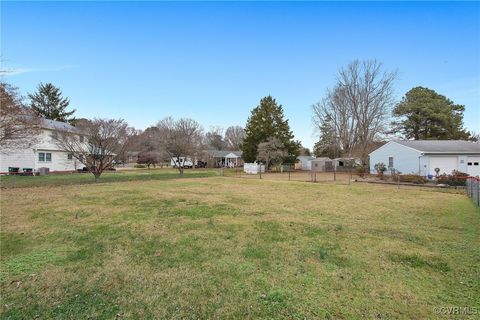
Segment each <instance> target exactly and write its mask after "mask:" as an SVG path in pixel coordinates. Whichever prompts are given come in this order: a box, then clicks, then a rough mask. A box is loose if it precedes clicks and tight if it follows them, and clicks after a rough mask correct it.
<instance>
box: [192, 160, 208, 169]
mask: <svg viewBox="0 0 480 320" xmlns="http://www.w3.org/2000/svg"><path fill="white" fill-rule="evenodd" d="M206 167H207V163H206V162H205V161H201V160H199V161H197V165H196V166H195V168H206Z"/></svg>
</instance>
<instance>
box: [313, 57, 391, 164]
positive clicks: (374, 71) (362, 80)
mask: <svg viewBox="0 0 480 320" xmlns="http://www.w3.org/2000/svg"><path fill="white" fill-rule="evenodd" d="M396 76H397V73H396V72H385V71H382V64H381V63H380V62H378V61H376V60H368V61H358V60H355V61H353V62H352V63H350V64H349V65H348V66H347V67H346V68H343V69H341V70H340V71H339V74H338V76H337V83H336V84H335V86H334V87H333V88H332V89H328V90H327V93H326V96H325V98H324V99H323V100H322V101H321V102H319V103H317V104H315V105H314V106H313V120H314V123H315V124H316V126H317V127H318V128H319V129H320V128H322V126H323V127H324V126H325V125H329V126H331V129H332V131H333V132H334V138H335V143H336V146H337V147H338V149H339V150H342V151H343V152H344V153H345V154H346V155H347V156H352V150H353V149H354V148H356V149H358V150H360V157H361V159H362V161H364V162H366V160H367V156H368V153H367V150H368V147H369V145H370V144H371V143H372V142H373V141H374V140H375V138H376V137H378V135H380V134H382V133H384V132H385V129H386V124H387V122H388V121H387V120H388V116H389V115H390V114H391V110H392V108H393V105H394V103H395V101H394V93H393V82H394V81H395V79H396Z"/></svg>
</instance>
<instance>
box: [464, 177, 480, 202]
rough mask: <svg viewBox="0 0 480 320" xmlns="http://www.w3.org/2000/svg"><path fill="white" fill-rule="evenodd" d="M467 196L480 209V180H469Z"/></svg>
mask: <svg viewBox="0 0 480 320" xmlns="http://www.w3.org/2000/svg"><path fill="white" fill-rule="evenodd" d="M467 194H468V196H469V197H470V198H471V199H472V201H473V203H475V204H476V205H477V206H478V207H480V179H479V178H472V177H470V178H468V179H467Z"/></svg>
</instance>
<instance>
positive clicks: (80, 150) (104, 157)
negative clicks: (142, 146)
mask: <svg viewBox="0 0 480 320" xmlns="http://www.w3.org/2000/svg"><path fill="white" fill-rule="evenodd" d="M132 133H133V129H132V128H129V127H128V124H127V123H126V122H125V121H124V120H122V119H118V120H115V119H94V120H92V121H83V122H82V123H81V125H77V127H76V128H75V130H71V131H63V132H55V133H54V134H53V135H52V138H53V139H54V140H55V141H56V144H57V145H58V147H59V148H61V149H62V150H64V151H66V152H68V153H69V154H71V155H72V156H73V157H74V158H75V159H77V160H78V161H80V162H81V163H83V164H84V165H85V166H86V167H87V169H88V171H90V172H91V173H92V174H93V175H94V176H95V181H96V182H97V181H98V180H99V179H100V176H101V175H102V173H103V172H104V171H105V170H107V169H109V168H111V167H112V166H113V164H114V161H116V160H117V159H120V158H122V156H123V153H124V152H125V150H126V148H127V145H128V143H129V141H130V137H131V135H132Z"/></svg>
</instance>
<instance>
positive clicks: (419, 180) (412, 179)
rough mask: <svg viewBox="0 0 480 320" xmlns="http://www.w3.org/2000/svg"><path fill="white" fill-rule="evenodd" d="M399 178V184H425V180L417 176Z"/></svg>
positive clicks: (408, 175)
mask: <svg viewBox="0 0 480 320" xmlns="http://www.w3.org/2000/svg"><path fill="white" fill-rule="evenodd" d="M399 176H400V182H407V183H415V184H425V183H427V179H426V178H425V177H423V176H420V175H418V174H403V175H399Z"/></svg>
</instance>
